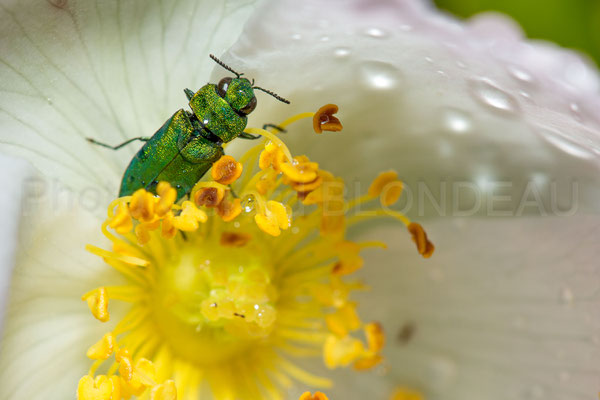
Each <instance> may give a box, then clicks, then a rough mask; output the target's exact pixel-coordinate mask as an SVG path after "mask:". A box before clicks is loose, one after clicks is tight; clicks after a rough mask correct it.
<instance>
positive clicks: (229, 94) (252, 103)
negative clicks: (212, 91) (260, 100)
mask: <svg viewBox="0 0 600 400" xmlns="http://www.w3.org/2000/svg"><path fill="white" fill-rule="evenodd" d="M217 93H218V94H219V96H221V97H222V98H223V99H225V101H226V102H227V103H228V104H229V106H230V107H231V108H233V109H234V110H235V111H236V112H237V113H238V114H242V115H248V114H250V113H251V112H252V111H254V109H255V108H256V97H255V96H254V89H253V88H252V83H251V82H250V81H249V80H248V79H246V78H230V77H228V78H223V79H221V80H220V81H219V84H218V85H217Z"/></svg>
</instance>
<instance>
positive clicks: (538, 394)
mask: <svg viewBox="0 0 600 400" xmlns="http://www.w3.org/2000/svg"><path fill="white" fill-rule="evenodd" d="M527 396H528V397H529V398H530V399H541V398H542V397H543V396H544V389H543V388H542V387H541V386H539V385H535V386H532V387H530V388H529V390H528V391H527Z"/></svg>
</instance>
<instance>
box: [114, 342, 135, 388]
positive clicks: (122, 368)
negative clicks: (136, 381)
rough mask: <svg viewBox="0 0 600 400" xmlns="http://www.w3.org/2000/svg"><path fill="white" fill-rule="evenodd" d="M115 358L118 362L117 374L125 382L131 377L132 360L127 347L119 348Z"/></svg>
mask: <svg viewBox="0 0 600 400" xmlns="http://www.w3.org/2000/svg"><path fill="white" fill-rule="evenodd" d="M115 360H116V361H117V362H118V363H119V374H120V375H121V378H123V379H124V380H125V381H126V382H129V381H130V380H131V379H132V378H133V360H132V359H131V354H130V353H129V350H127V349H119V350H118V351H117V353H116V354H115Z"/></svg>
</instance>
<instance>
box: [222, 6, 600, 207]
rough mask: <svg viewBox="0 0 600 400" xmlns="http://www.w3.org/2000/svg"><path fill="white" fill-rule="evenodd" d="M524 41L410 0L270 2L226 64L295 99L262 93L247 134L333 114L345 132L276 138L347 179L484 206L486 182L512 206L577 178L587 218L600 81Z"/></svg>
mask: <svg viewBox="0 0 600 400" xmlns="http://www.w3.org/2000/svg"><path fill="white" fill-rule="evenodd" d="M291 10H293V11H291ZM520 37H521V33H520V31H519V30H517V29H516V28H514V23H512V22H508V21H507V20H506V18H500V17H498V16H496V15H486V16H481V17H478V18H475V19H474V20H472V21H471V22H470V23H469V24H467V25H462V24H459V23H458V22H457V21H455V20H452V19H450V18H449V17H446V16H442V15H440V14H438V13H436V12H435V11H434V10H431V9H429V7H427V6H425V5H423V4H421V3H420V2H417V1H404V2H393V1H379V2H371V1H353V2H344V1H330V2H327V3H325V4H323V3H322V2H316V1H312V2H311V1H307V2H306V1H305V2H302V3H301V4H298V3H297V2H292V1H273V2H269V3H267V4H265V5H264V7H263V8H262V9H261V10H259V11H258V12H257V13H256V14H255V16H254V17H253V18H252V19H251V20H250V21H249V23H248V25H247V27H246V29H245V30H244V33H243V34H242V36H241V38H240V40H239V41H238V42H237V43H236V44H235V45H234V46H233V47H232V48H231V49H230V50H229V52H228V54H227V55H226V56H225V57H224V59H225V60H226V61H227V62H230V63H231V64H232V66H233V67H235V68H237V69H240V70H243V71H244V72H246V74H247V75H248V76H251V77H254V78H256V80H257V84H259V85H261V86H263V87H266V88H268V89H271V90H273V91H275V92H277V93H278V94H280V95H282V96H284V97H287V98H289V99H290V100H291V101H292V105H291V106H286V105H284V104H281V103H279V102H277V101H276V100H275V99H272V98H269V97H268V96H267V95H261V96H260V97H259V103H260V104H259V106H258V107H257V111H256V113H255V115H253V122H254V125H260V124H262V123H263V122H275V121H277V120H279V119H280V118H282V117H283V116H285V115H288V114H292V113H294V112H296V111H306V110H307V109H316V108H317V107H319V106H320V105H322V104H325V103H328V102H334V103H337V104H339V105H340V118H341V119H342V121H343V122H344V126H345V129H344V131H343V132H342V133H340V134H325V135H319V136H317V135H312V134H310V133H308V125H306V128H307V129H306V130H304V131H302V130H297V131H295V132H293V133H292V134H290V135H288V136H286V139H287V140H288V141H289V142H291V144H292V146H293V147H294V150H295V151H296V152H300V153H304V152H305V153H310V154H311V156H312V157H313V158H315V159H316V160H317V161H319V162H321V163H322V164H323V166H324V167H325V168H329V169H332V170H335V171H336V172H338V173H340V172H341V171H343V172H344V174H343V176H344V177H346V178H351V179H357V180H358V181H361V182H366V181H368V180H369V179H372V178H373V176H374V174H375V173H376V171H378V170H381V169H385V168H390V167H393V168H395V169H397V170H398V171H399V172H400V174H401V176H402V177H403V178H404V179H405V180H406V181H407V184H408V186H410V187H411V188H413V190H415V191H416V190H417V189H418V188H417V184H418V183H419V182H420V183H421V184H423V183H424V184H427V185H428V186H429V187H430V188H432V189H433V190H436V189H438V188H439V186H440V182H441V181H442V180H443V181H445V182H447V183H448V184H451V183H453V182H456V181H463V180H467V181H469V182H472V183H475V184H477V185H479V186H484V187H481V190H482V193H483V194H484V195H485V194H488V195H490V194H493V193H490V192H491V191H493V190H494V186H493V185H487V186H486V185H484V184H483V183H484V182H490V181H492V182H493V181H502V182H506V181H508V182H509V185H510V188H508V189H506V188H505V193H504V194H506V192H509V193H510V195H511V196H513V197H514V198H515V199H516V198H518V197H519V196H520V195H521V194H522V193H523V192H524V191H525V190H526V188H527V185H528V184H529V183H530V182H531V181H532V180H536V181H539V182H541V184H540V186H539V189H540V191H542V192H543V193H542V194H543V195H544V196H545V198H548V196H549V195H547V194H548V193H549V189H550V184H551V183H552V182H556V183H557V184H560V185H564V187H566V188H567V190H566V191H568V189H569V188H570V184H571V183H572V182H573V181H578V182H579V183H580V187H579V189H580V191H581V193H580V195H581V196H580V202H579V206H580V208H581V209H594V210H597V209H598V201H597V200H598V198H599V197H600V194H599V192H598V189H599V185H598V183H600V178H599V177H600V174H598V171H599V167H600V162H599V160H600V135H599V132H600V118H599V117H598V116H597V115H595V114H594V113H593V111H592V110H594V109H598V108H599V107H600V96H598V93H597V87H598V82H599V81H600V79H599V77H598V73H597V71H594V70H593V69H591V68H590V67H588V66H587V65H586V63H585V62H584V61H583V60H582V59H581V58H580V57H579V56H578V55H576V54H574V53H573V52H569V51H566V50H563V49H557V48H555V47H553V46H552V45H550V44H546V43H536V42H525V41H522V40H521V38H520ZM340 143H343V145H342V146H341V148H340ZM332 148H335V149H339V150H341V151H337V152H336V153H335V157H331V156H330V154H331V149H332ZM333 167H335V168H333ZM505 186H507V185H505ZM567 194H569V193H567ZM546 195H547V196H546ZM447 200H448V205H449V206H450V205H452V204H451V200H452V199H451V196H448V199H447ZM466 203H468V201H466V199H465V204H466ZM512 206H513V208H514V207H516V205H515V204H513V205H512ZM432 211H435V210H434V209H432V208H431V207H430V208H429V209H427V210H423V212H420V214H423V213H426V214H428V215H431V213H432ZM481 214H484V213H483V212H481Z"/></svg>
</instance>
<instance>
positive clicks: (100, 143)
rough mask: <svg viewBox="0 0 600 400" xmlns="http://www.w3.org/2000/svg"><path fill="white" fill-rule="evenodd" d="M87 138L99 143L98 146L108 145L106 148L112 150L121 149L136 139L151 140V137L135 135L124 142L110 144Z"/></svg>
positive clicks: (91, 141) (89, 140)
mask: <svg viewBox="0 0 600 400" xmlns="http://www.w3.org/2000/svg"><path fill="white" fill-rule="evenodd" d="M86 139H87V141H88V142H90V143H94V144H97V145H98V146H102V147H106V148H108V149H112V150H119V149H120V148H121V147H123V146H125V145H127V144H129V143H131V142H133V141H134V140H140V141H142V142H147V141H148V140H150V138H149V137H143V136H140V137H134V138H131V139H129V140H126V141H124V142H123V143H121V144H118V145H116V146H111V145H109V144H105V143H102V142H99V141H97V140H95V139H92V138H86Z"/></svg>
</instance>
